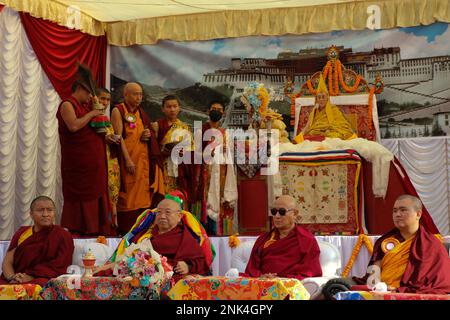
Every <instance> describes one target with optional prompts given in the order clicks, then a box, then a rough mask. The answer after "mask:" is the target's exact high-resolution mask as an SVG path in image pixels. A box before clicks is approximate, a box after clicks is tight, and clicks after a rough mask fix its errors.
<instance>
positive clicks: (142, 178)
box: [111, 82, 164, 234]
mask: <svg viewBox="0 0 450 320" xmlns="http://www.w3.org/2000/svg"><path fill="white" fill-rule="evenodd" d="M123 94H124V102H123V103H121V104H119V105H117V106H115V107H114V109H113V111H112V116H111V120H112V125H113V128H114V132H115V133H116V134H118V135H121V136H122V139H123V142H122V144H121V156H120V158H119V159H120V169H121V186H120V188H121V192H120V194H119V201H118V203H117V222H118V231H119V233H121V234H125V233H126V232H127V231H128V230H129V229H130V228H131V227H132V226H133V224H134V222H135V221H136V218H137V217H138V216H139V214H140V213H141V212H142V211H143V210H145V209H147V208H149V207H150V204H151V200H152V195H153V193H156V192H158V193H161V194H164V185H163V184H162V174H161V173H160V171H158V170H157V169H155V168H158V165H156V164H155V161H156V160H155V157H157V156H158V154H159V149H158V146H157V143H156V141H155V138H154V137H153V136H154V133H153V131H152V129H151V123H150V119H149V118H148V116H147V115H146V114H145V112H144V111H143V110H142V108H141V107H140V104H141V102H142V87H141V86H140V85H139V84H137V83H133V82H130V83H127V84H126V85H125V87H124V92H123ZM151 188H152V189H153V192H151V190H150V189H151ZM161 189H162V190H161Z"/></svg>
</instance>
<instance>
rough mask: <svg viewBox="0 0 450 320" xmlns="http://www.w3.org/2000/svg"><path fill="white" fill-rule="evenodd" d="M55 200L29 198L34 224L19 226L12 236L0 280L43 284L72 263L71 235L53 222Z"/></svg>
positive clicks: (61, 272)
mask: <svg viewBox="0 0 450 320" xmlns="http://www.w3.org/2000/svg"><path fill="white" fill-rule="evenodd" d="M55 211H56V209H55V203H54V202H53V200H52V199H50V198H49V197H46V196H39V197H37V198H36V199H34V200H33V201H32V202H31V206H30V215H31V219H32V220H33V226H31V227H20V228H19V230H17V232H16V233H15V234H14V236H13V238H12V239H11V242H10V245H9V248H8V251H7V253H6V256H5V258H4V259H3V265H2V268H3V273H2V275H1V277H0V284H24V283H34V284H39V285H40V286H43V285H45V284H46V283H47V281H48V280H49V279H51V278H55V277H58V276H60V275H61V274H64V273H66V270H67V267H68V266H69V265H70V264H71V263H72V254H73V250H74V246H73V239H72V236H71V234H70V233H69V232H67V231H66V230H64V229H63V228H61V227H59V226H56V225H54V221H55Z"/></svg>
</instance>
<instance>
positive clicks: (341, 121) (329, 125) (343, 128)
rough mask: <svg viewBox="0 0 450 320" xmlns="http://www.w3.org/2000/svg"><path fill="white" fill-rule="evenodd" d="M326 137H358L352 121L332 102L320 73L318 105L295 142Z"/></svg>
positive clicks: (317, 92) (317, 93) (317, 94)
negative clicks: (351, 123)
mask: <svg viewBox="0 0 450 320" xmlns="http://www.w3.org/2000/svg"><path fill="white" fill-rule="evenodd" d="M325 137H328V138H340V139H342V140H349V139H354V138H357V136H356V134H355V132H354V131H353V129H352V127H351V125H350V123H349V122H348V120H347V119H346V118H345V116H344V115H343V113H342V112H341V110H339V108H338V107H337V106H336V105H334V104H331V103H330V96H329V94H328V89H327V87H326V85H325V81H324V80H323V76H322V74H320V79H319V85H318V86H317V91H316V105H315V106H314V108H313V110H312V112H311V114H310V115H309V119H308V122H307V124H306V126H305V128H304V129H303V130H302V132H300V133H299V134H298V135H297V136H296V137H295V138H294V142H296V143H301V142H303V141H304V140H321V139H323V138H325Z"/></svg>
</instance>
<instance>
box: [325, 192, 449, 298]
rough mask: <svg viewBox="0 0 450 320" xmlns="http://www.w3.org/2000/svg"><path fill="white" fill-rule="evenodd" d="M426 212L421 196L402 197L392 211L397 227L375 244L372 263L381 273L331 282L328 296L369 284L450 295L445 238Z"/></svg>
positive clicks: (393, 289)
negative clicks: (438, 231)
mask: <svg viewBox="0 0 450 320" xmlns="http://www.w3.org/2000/svg"><path fill="white" fill-rule="evenodd" d="M425 213H426V212H425V211H422V202H421V201H420V199H418V198H417V197H415V196H412V195H401V196H399V197H398V198H397V200H396V201H395V203H394V207H393V209H392V218H393V221H394V225H395V228H394V229H392V230H391V231H389V232H387V233H386V234H384V235H383V236H382V237H381V238H379V239H378V240H377V241H376V242H375V245H374V248H373V254H372V257H371V258H370V261H369V265H368V266H369V267H371V268H373V267H372V266H377V267H378V268H377V267H375V269H376V270H378V272H376V273H374V274H372V275H369V274H366V275H365V276H364V277H362V278H358V277H353V278H352V279H333V280H330V281H329V282H328V283H327V284H326V285H325V286H324V287H323V291H322V293H323V294H324V296H325V297H326V298H328V299H333V296H334V294H336V293H337V292H340V291H347V290H368V286H366V284H367V285H370V286H371V287H373V286H375V284H376V283H378V282H384V283H385V284H386V285H387V289H388V290H389V291H392V292H406V293H422V294H428V293H433V294H449V293H450V258H449V257H448V252H447V251H446V249H445V247H444V245H443V244H442V242H441V240H442V238H441V236H440V235H438V234H433V233H432V232H431V231H430V229H435V227H434V224H433V223H431V224H430V222H429V221H432V220H430V217H429V216H425ZM427 215H428V214H427ZM355 285H357V286H355ZM352 286H354V287H352Z"/></svg>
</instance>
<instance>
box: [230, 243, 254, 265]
mask: <svg viewBox="0 0 450 320" xmlns="http://www.w3.org/2000/svg"><path fill="white" fill-rule="evenodd" d="M254 244H255V240H252V239H247V240H241V243H240V244H239V246H237V247H236V248H233V249H231V268H236V269H238V270H239V272H244V271H245V268H246V267H247V263H248V259H250V254H251V253H252V249H253V245H254Z"/></svg>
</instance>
